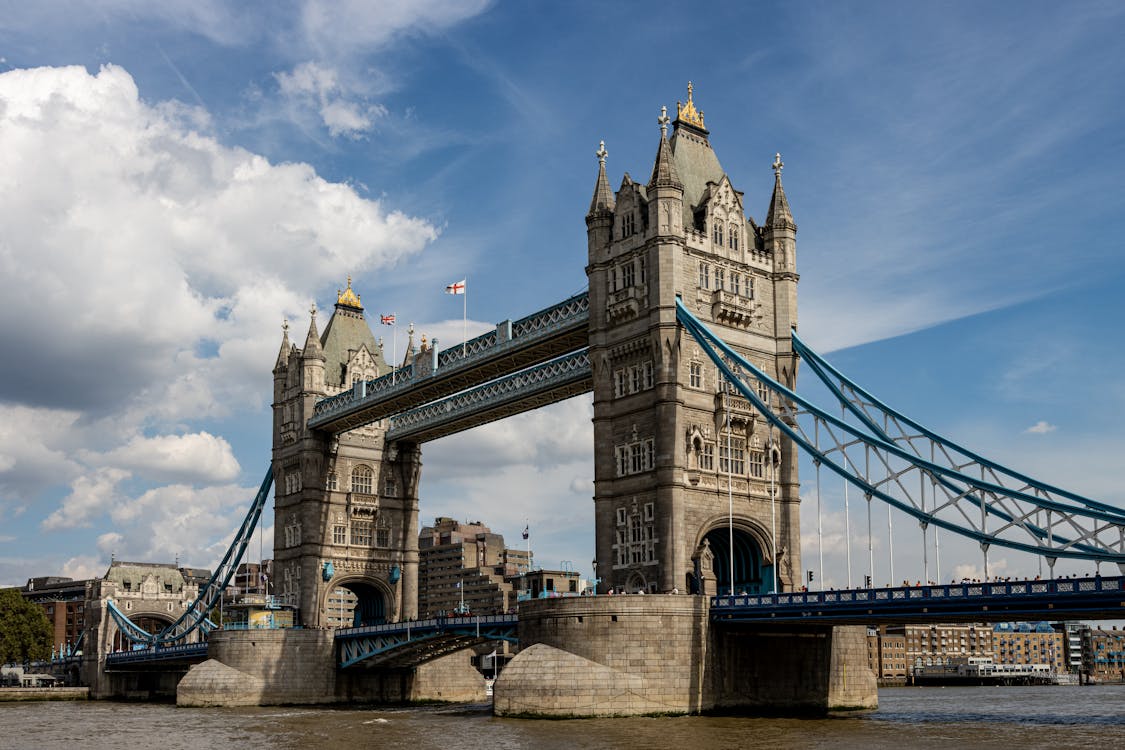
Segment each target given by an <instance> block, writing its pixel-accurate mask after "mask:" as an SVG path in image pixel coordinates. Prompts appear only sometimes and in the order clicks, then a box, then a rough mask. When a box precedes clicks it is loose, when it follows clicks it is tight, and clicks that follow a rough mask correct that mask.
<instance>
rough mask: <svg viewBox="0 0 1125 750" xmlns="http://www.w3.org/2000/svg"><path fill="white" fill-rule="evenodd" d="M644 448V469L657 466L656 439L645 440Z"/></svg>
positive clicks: (649, 469) (648, 469)
mask: <svg viewBox="0 0 1125 750" xmlns="http://www.w3.org/2000/svg"><path fill="white" fill-rule="evenodd" d="M644 449H645V455H644V469H645V471H651V470H652V469H654V468H655V467H656V441H655V440H654V439H653V438H649V439H648V440H645V441H644Z"/></svg>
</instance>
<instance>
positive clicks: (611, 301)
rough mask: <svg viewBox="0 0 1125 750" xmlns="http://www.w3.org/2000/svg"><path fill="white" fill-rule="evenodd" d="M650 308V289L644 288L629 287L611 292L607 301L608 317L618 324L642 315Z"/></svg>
mask: <svg viewBox="0 0 1125 750" xmlns="http://www.w3.org/2000/svg"><path fill="white" fill-rule="evenodd" d="M646 307H648V289H647V287H644V286H627V287H625V288H624V289H618V290H617V291H615V292H610V293H609V296H608V298H607V300H606V317H607V318H608V319H609V321H610V322H613V323H616V322H618V321H621V320H627V319H628V318H635V317H637V316H638V315H640V312H641V310H644V309H645V308H646Z"/></svg>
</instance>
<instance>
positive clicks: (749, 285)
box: [746, 276, 754, 299]
mask: <svg viewBox="0 0 1125 750" xmlns="http://www.w3.org/2000/svg"><path fill="white" fill-rule="evenodd" d="M746 296H747V297H749V298H750V299H754V277H752V276H747V277H746Z"/></svg>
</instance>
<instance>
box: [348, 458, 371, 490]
mask: <svg viewBox="0 0 1125 750" xmlns="http://www.w3.org/2000/svg"><path fill="white" fill-rule="evenodd" d="M373 478H374V473H373V472H372V471H371V467H370V466H364V465H360V466H357V467H355V468H354V469H352V492H358V493H361V494H365V495H370V494H371V484H372V480H373Z"/></svg>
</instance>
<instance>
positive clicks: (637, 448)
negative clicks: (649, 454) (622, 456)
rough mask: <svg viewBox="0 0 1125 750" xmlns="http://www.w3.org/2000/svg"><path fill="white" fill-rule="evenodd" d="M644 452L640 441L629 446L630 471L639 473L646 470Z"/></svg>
mask: <svg viewBox="0 0 1125 750" xmlns="http://www.w3.org/2000/svg"><path fill="white" fill-rule="evenodd" d="M643 456H644V452H643V449H642V447H641V444H640V443H633V444H632V445H630V446H629V470H630V471H629V473H631V474H639V473H640V472H642V471H644V458H643Z"/></svg>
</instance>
